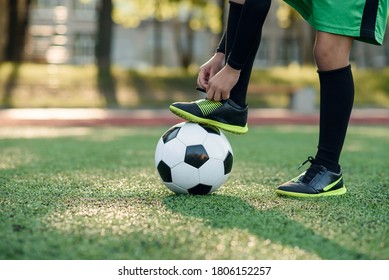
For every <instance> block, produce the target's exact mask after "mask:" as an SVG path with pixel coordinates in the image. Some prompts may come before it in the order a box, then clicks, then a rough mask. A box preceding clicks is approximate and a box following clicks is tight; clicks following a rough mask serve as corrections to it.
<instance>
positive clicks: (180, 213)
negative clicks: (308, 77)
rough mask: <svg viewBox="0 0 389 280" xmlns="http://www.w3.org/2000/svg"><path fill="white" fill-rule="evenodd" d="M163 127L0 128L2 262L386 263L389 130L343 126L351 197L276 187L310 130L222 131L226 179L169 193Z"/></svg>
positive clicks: (302, 155)
mask: <svg viewBox="0 0 389 280" xmlns="http://www.w3.org/2000/svg"><path fill="white" fill-rule="evenodd" d="M166 129H167V127H159V128H136V127H128V128H89V127H75V128H71V127H63V128H54V127H53V128H50V127H9V128H7V127H2V128H0V156H1V157H0V158H1V160H0V174H1V175H0V259H29V260H31V259H130V260H134V259H139V260H140V259H179V260H181V259H350V260H354V259H388V258H389V236H388V232H389V231H388V224H389V210H388V209H389V207H388V202H389V173H388V168H389V157H388V147H389V129H388V128H387V127H357V126H352V127H350V128H349V134H348V138H347V139H346V143H345V147H344V153H343V155H342V158H341V164H342V167H343V173H344V178H345V183H346V187H347V188H348V193H347V194H346V195H344V196H339V197H326V198H319V199H296V198H285V197H280V196H277V195H276V194H275V192H274V190H275V187H276V186H277V185H278V184H280V183H282V182H284V181H286V180H288V179H291V178H292V177H294V176H296V175H298V174H299V173H300V172H301V171H302V170H297V167H298V166H299V164H300V163H301V162H302V161H304V160H305V159H306V157H308V156H309V155H314V154H315V149H316V145H317V134H318V128H317V127H315V126H274V127H270V126H269V127H251V128H250V131H249V133H248V134H246V135H243V136H239V135H232V134H226V136H227V137H228V139H229V140H230V142H231V144H232V146H233V149H234V166H233V170H232V174H231V175H230V177H229V179H228V181H227V182H226V183H225V184H224V185H223V186H222V187H221V188H220V189H219V190H218V191H217V192H215V193H214V194H212V195H207V196H187V195H175V194H173V193H172V192H171V191H169V190H168V189H167V188H166V187H165V186H164V185H163V184H162V183H161V181H160V179H159V177H158V175H157V172H156V169H155V167H154V150H155V147H156V144H157V141H158V139H159V137H160V136H161V135H162V133H163V132H164V131H165V130H166Z"/></svg>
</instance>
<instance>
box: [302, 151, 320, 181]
mask: <svg viewBox="0 0 389 280" xmlns="http://www.w3.org/2000/svg"><path fill="white" fill-rule="evenodd" d="M307 162H310V163H311V166H310V167H309V168H308V169H307V171H306V172H305V175H304V177H303V179H302V182H303V183H309V182H311V181H312V179H313V178H314V177H315V176H316V175H317V174H318V173H321V172H323V167H322V166H321V165H318V164H315V159H314V158H313V157H311V156H310V157H308V159H307V160H306V161H304V162H303V163H302V164H301V165H300V166H299V168H298V169H300V168H301V167H303V166H304V165H305V164H306V163H307Z"/></svg>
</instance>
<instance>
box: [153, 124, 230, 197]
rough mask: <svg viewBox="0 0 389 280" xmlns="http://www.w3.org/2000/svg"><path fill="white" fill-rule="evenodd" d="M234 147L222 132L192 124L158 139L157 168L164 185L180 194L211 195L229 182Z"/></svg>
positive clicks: (175, 129)
mask: <svg viewBox="0 0 389 280" xmlns="http://www.w3.org/2000/svg"><path fill="white" fill-rule="evenodd" d="M233 158H234V156H233V151H232V147H231V145H230V143H229V141H228V139H227V138H226V136H225V135H224V134H223V132H222V131H221V130H219V129H218V128H216V127H213V126H207V125H202V124H197V123H191V122H182V123H179V124H176V125H174V126H172V127H171V128H169V129H168V130H167V131H166V132H165V133H164V134H163V135H162V136H161V138H160V139H159V141H158V144H157V148H156V150H155V166H156V168H157V171H158V174H159V176H160V177H161V179H162V181H163V183H164V184H165V185H166V186H167V187H168V188H169V189H170V190H171V191H173V192H175V193H177V194H201V195H204V194H209V193H212V192H214V191H216V190H217V189H219V188H220V186H221V185H222V184H223V183H225V182H226V180H227V179H228V177H229V175H230V173H231V170H232V165H233Z"/></svg>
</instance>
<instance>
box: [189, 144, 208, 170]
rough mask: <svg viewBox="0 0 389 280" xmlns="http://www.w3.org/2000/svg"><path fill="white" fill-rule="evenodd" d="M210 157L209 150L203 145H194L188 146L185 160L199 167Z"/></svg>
mask: <svg viewBox="0 0 389 280" xmlns="http://www.w3.org/2000/svg"><path fill="white" fill-rule="evenodd" d="M208 159H209V156H208V153H207V151H206V150H205V149H204V146H203V145H193V146H188V147H186V152H185V159H184V162H185V163H187V164H189V165H191V166H193V167H196V168H199V167H200V166H202V165H203V164H204V163H206V162H207V160H208Z"/></svg>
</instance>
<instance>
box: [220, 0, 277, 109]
mask: <svg viewBox="0 0 389 280" xmlns="http://www.w3.org/2000/svg"><path fill="white" fill-rule="evenodd" d="M270 4H271V0H261V1H258V0H246V1H245V3H244V5H241V4H238V3H236V2H232V1H230V9H229V13H228V21H227V29H226V31H225V33H224V35H223V38H222V40H221V41H220V43H219V46H218V48H217V51H219V52H224V53H225V55H226V63H228V64H229V65H230V66H231V67H233V68H235V69H238V70H241V73H240V77H239V80H238V82H237V84H236V85H235V86H234V87H233V88H232V90H231V93H230V98H231V99H232V100H233V101H235V103H237V104H238V105H240V106H241V107H244V106H245V105H246V95H247V88H248V84H249V81H250V76H251V71H252V68H253V64H254V60H255V56H256V54H257V51H258V48H259V44H260V42H261V35H262V26H263V23H264V21H265V19H266V16H267V13H268V11H269V9H270Z"/></svg>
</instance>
